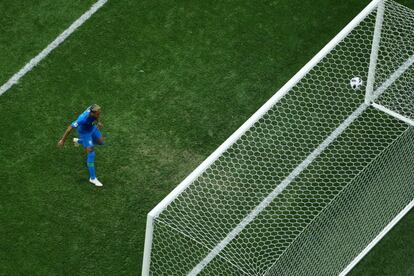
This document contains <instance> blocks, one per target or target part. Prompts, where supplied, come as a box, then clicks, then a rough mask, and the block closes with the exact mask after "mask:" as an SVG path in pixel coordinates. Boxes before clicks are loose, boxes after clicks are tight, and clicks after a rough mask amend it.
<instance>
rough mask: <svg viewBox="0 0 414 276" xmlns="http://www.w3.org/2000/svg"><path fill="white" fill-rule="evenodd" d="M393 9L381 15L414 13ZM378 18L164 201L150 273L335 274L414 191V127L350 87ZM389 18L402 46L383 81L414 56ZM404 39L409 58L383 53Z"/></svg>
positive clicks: (365, 64) (362, 67) (384, 68)
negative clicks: (393, 50) (373, 105)
mask: <svg viewBox="0 0 414 276" xmlns="http://www.w3.org/2000/svg"><path fill="white" fill-rule="evenodd" d="M386 6H387V9H386V17H385V21H384V22H388V21H389V20H397V19H396V17H397V18H399V17H400V16H402V15H401V14H402V13H408V14H409V15H410V16H412V15H413V13H412V12H410V11H409V10H408V9H406V8H404V7H402V6H400V5H398V4H396V3H394V2H391V1H388V2H387V4H386ZM375 21H376V9H374V10H373V11H372V12H371V13H370V14H368V15H367V16H366V17H365V19H364V20H363V21H362V22H361V23H360V24H359V25H358V26H357V27H356V28H355V29H353V30H352V31H351V32H350V33H349V34H348V35H347V36H346V37H345V38H344V39H343V40H342V41H341V42H340V43H339V44H338V45H337V46H336V47H335V48H334V49H333V50H332V51H331V52H330V53H329V54H328V55H327V56H326V57H325V58H324V59H322V61H321V62H319V63H318V64H317V65H316V66H315V67H314V68H313V69H312V70H311V71H310V72H309V73H308V74H306V76H305V77H304V78H302V79H301V81H299V82H298V83H297V84H296V85H295V86H294V87H293V88H292V89H291V90H290V91H289V93H288V94H287V95H285V96H284V97H283V98H282V99H281V100H280V101H279V102H278V103H277V104H275V105H274V106H273V107H272V108H270V110H269V111H268V112H267V113H266V114H265V115H264V116H263V117H262V118H261V119H260V120H259V121H258V122H256V123H255V124H254V125H253V126H252V127H251V128H250V129H249V130H248V131H247V132H246V133H245V134H244V135H243V136H241V138H240V139H238V140H237V141H236V142H235V143H234V144H233V145H232V146H231V147H230V148H229V149H228V150H227V151H226V152H224V153H223V154H222V155H221V156H220V157H219V158H218V159H217V160H216V161H215V162H214V163H213V164H212V165H211V166H210V167H209V168H207V169H206V170H205V171H204V172H203V173H202V174H201V175H199V177H198V178H197V179H196V180H195V181H194V182H193V183H191V185H189V186H188V187H187V188H186V189H185V190H184V191H183V192H182V193H181V194H180V195H179V196H178V197H177V198H175V199H174V200H173V201H172V202H171V203H170V204H169V205H168V206H165V209H163V211H162V212H161V213H160V214H159V216H157V217H156V218H155V219H154V229H153V240H152V250H151V255H150V256H151V263H150V271H151V274H153V275H186V274H188V273H190V274H195V273H198V272H200V274H201V275H285V274H288V275H321V274H337V273H339V272H341V271H342V269H344V267H345V266H346V265H347V264H348V263H349V262H350V261H351V260H352V259H353V258H355V256H356V255H358V253H359V252H360V251H361V250H362V249H363V248H364V247H365V246H366V245H367V244H368V243H369V242H370V241H371V240H372V239H373V238H374V237H375V236H376V235H377V234H378V232H379V231H381V229H382V228H383V227H384V226H385V225H386V224H388V222H389V221H390V220H391V219H392V218H393V217H394V216H395V215H396V214H398V212H399V211H401V210H402V209H403V208H404V207H405V206H406V205H407V203H408V202H409V201H411V200H412V199H413V198H414V185H412V184H413V183H412V182H413V180H412V179H414V178H413V177H412V176H413V172H414V170H413V169H414V162H413V161H414V160H413V159H414V157H413V153H414V139H413V138H414V132H413V131H412V130H411V129H407V125H405V124H404V123H402V122H400V121H398V120H396V119H394V118H392V117H390V116H388V115H386V114H384V113H382V112H380V111H377V110H375V109H373V108H371V107H369V106H368V105H366V106H365V105H364V104H363V103H364V92H363V91H362V90H359V91H354V90H352V89H351V87H350V85H349V80H350V79H351V78H353V77H355V76H358V77H360V78H361V79H363V80H366V79H367V77H368V69H369V64H370V54H371V45H372V43H371V41H372V38H373V35H374V29H375ZM410 22H411V20H410V19H407V24H409V23H410ZM401 24H402V25H403V26H408V25H406V24H405V23H401ZM384 26H385V27H384V29H383V35H384V37H387V39H388V40H393V42H389V45H391V43H394V44H393V45H394V46H388V44H387V45H385V46H381V51H380V53H379V60H378V73H377V74H376V75H377V78H376V79H377V82H376V83H375V88H378V87H380V86H381V84H382V83H383V82H385V81H386V80H387V78H389V76H390V75H391V74H393V72H395V70H397V69H398V68H399V67H400V66H401V64H403V63H404V62H405V61H406V60H407V59H408V58H410V55H412V53H411V52H410V50H409V49H408V47H412V44H410V43H407V44H405V43H401V45H400V44H398V39H396V38H395V37H394V34H391V33H393V32H394V29H393V28H394V27H395V28H398V29H399V25H392V24H387V23H386V24H384ZM401 30H403V29H401ZM404 35H405V31H404V30H403V31H401V33H400V36H401V37H403V38H405V36H404ZM394 40H397V41H394ZM387 43H388V42H387ZM395 44H398V45H400V46H401V47H405V46H407V49H405V50H401V52H399V53H402V52H403V51H405V52H404V53H406V55H405V59H404V58H403V57H401V56H400V55H398V58H399V59H398V61H397V60H395V59H393V58H392V57H393V56H394V55H395V54H391V53H390V54H387V53H386V52H387V50H386V49H388V48H389V47H395ZM388 55H389V56H388ZM387 63H389V65H388V64H387ZM399 81H400V80H399ZM403 81H404V78H402V79H401V82H403ZM404 85H407V87H409V85H411V87H412V83H409V84H405V83H404V84H401V85H399V86H398V88H395V89H391V88H390V91H391V92H390V93H389V94H390V95H391V94H392V93H394V92H392V91H394V90H395V94H398V93H399V89H400V87H404ZM404 91H408V89H407V90H404ZM387 94H388V90H387V91H385V92H384V93H383V94H382V95H381V97H380V98H379V99H378V101H380V100H382V99H385V98H386V96H385V95H387ZM388 97H389V96H388ZM404 102H406V100H404ZM356 110H357V111H358V110H359V111H358V112H357V113H356ZM350 118H351V119H350ZM346 120H348V122H349V123H348V124H347V125H344V122H346ZM332 134H335V136H334V137H333V139H332V140H330V142H327V139H328V138H327V137H331V136H332ZM328 140H329V139H328ZM315 149H320V150H319V151H318V154H314V153H315ZM310 157H312V158H310ZM304 160H305V161H306V160H309V161H310V163H309V165H304ZM401 161H403V162H401ZM305 163H306V162H305ZM292 172H293V174H292ZM295 172H298V173H295ZM292 175H293V176H292ZM281 183H282V184H281ZM283 183H286V185H283ZM269 195H270V196H269ZM272 195H274V196H272Z"/></svg>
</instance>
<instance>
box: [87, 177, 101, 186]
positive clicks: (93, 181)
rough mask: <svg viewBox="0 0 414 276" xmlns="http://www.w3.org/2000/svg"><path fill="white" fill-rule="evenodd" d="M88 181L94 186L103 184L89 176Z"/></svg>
mask: <svg viewBox="0 0 414 276" xmlns="http://www.w3.org/2000/svg"><path fill="white" fill-rule="evenodd" d="M89 182H91V183H92V184H94V185H95V186H96V187H102V186H103V184H102V183H101V182H100V181H99V180H98V178H95V179H91V178H89Z"/></svg>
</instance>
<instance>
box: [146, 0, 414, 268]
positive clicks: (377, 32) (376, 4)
mask: <svg viewBox="0 0 414 276" xmlns="http://www.w3.org/2000/svg"><path fill="white" fill-rule="evenodd" d="M384 3H385V0H373V1H371V2H370V3H369V4H368V5H367V6H366V7H365V8H364V9H363V10H362V11H361V12H360V13H359V14H358V15H357V16H356V17H355V18H354V19H353V20H352V21H351V22H350V23H348V24H347V25H346V26H345V28H343V29H342V30H341V31H340V32H339V33H338V34H337V35H336V36H335V37H334V38H333V39H332V40H331V41H330V42H329V43H328V44H326V46H325V47H323V48H322V50H320V51H319V52H318V53H317V54H316V55H315V56H314V57H313V58H312V59H311V60H310V61H309V62H308V63H307V64H306V65H305V66H303V67H302V68H301V69H300V70H299V72H297V73H296V74H295V75H294V76H293V77H292V78H291V79H290V80H289V81H288V82H287V83H286V84H285V85H284V86H282V88H280V90H279V91H277V92H276V93H275V94H274V95H273V96H272V97H271V98H270V99H269V100H268V101H267V102H266V103H265V104H264V105H263V106H261V107H260V108H259V109H258V110H257V111H256V112H255V113H254V114H253V115H252V116H251V117H250V118H249V119H248V120H247V121H246V122H245V123H244V124H243V125H242V126H240V127H239V128H238V129H237V130H236V131H235V132H234V133H233V134H232V135H231V136H230V137H229V138H228V139H227V140H226V141H225V142H224V143H223V144H221V145H220V146H219V147H218V148H217V149H216V150H215V151H214V152H213V153H212V154H211V155H210V156H208V157H207V159H205V160H204V161H203V162H202V163H201V164H200V165H199V166H198V167H197V168H196V169H195V170H194V171H193V172H192V173H191V174H190V175H188V176H187V177H186V178H185V179H184V180H183V181H182V182H181V183H180V184H179V185H178V186H177V187H176V188H175V189H174V190H173V191H172V192H170V193H169V194H168V195H167V196H166V197H165V198H164V199H163V200H162V201H161V202H160V203H159V204H158V205H157V206H156V207H155V208H154V209H152V210H151V211H150V212H149V213H148V215H147V225H146V233H145V245H144V256H143V264H142V275H144V276H148V275H150V267H151V251H152V243H153V231H154V223H155V220H156V219H157V217H158V216H159V215H160V213H161V212H162V211H163V210H164V209H165V208H166V207H167V206H168V205H169V204H170V203H171V202H173V201H174V200H175V199H176V198H177V197H178V196H179V195H180V194H181V193H182V192H183V191H184V190H185V189H186V188H187V187H188V186H189V185H191V184H192V183H193V182H194V181H195V180H196V179H197V178H198V177H199V176H200V175H202V174H203V172H204V171H205V170H206V169H207V168H209V167H210V166H211V165H212V164H213V163H214V162H215V161H216V160H217V159H218V158H219V157H220V156H221V155H222V154H223V153H224V152H226V151H227V150H228V149H229V148H230V147H231V146H232V145H233V144H234V143H235V142H236V141H237V140H238V139H239V138H240V137H241V136H242V135H243V134H245V133H246V131H247V130H249V129H250V128H251V127H252V126H253V125H254V124H255V123H256V122H257V121H258V120H259V119H260V118H262V116H263V115H264V114H266V113H267V112H268V111H269V110H270V109H271V108H272V107H273V106H274V105H275V104H276V103H278V102H279V101H280V99H281V98H283V97H284V96H285V95H286V94H287V93H288V92H289V91H290V90H291V89H292V88H293V87H294V86H295V85H296V84H297V83H298V82H300V81H301V80H302V78H303V77H305V76H306V75H307V74H308V73H309V71H310V70H311V69H312V68H314V67H315V66H316V65H317V64H318V63H319V62H320V61H321V60H322V59H324V58H325V57H326V56H327V55H328V54H329V53H330V52H331V51H332V50H333V49H334V48H335V47H336V46H337V45H338V44H339V43H340V42H341V41H342V40H343V39H344V38H345V37H347V35H348V34H349V33H350V32H351V31H352V30H354V28H355V27H357V26H358V25H359V24H360V23H361V22H362V21H363V20H364V19H365V18H366V17H367V16H368V15H369V14H370V13H372V12H373V11H374V10H375V9H377V17H376V23H375V29H374V37H373V42H372V43H373V45H372V49H371V57H370V65H369V71H368V79H367V85H366V91H365V102H363V103H362V104H361V106H360V108H359V109H358V110H356V111H355V112H354V113H355V116H356V117H357V116H359V114H361V113H362V112H363V111H364V110H366V109H367V108H368V107H369V106H372V107H374V108H376V109H378V110H381V111H382V112H385V113H387V114H389V115H391V116H393V117H395V118H397V119H400V120H402V121H404V122H406V123H408V124H410V125H411V126H414V121H412V120H410V119H408V118H405V117H403V118H404V119H405V120H403V118H399V117H398V115H399V114H396V113H395V112H394V113H395V114H394V113H393V112H392V111H391V110H388V109H386V108H381V107H380V106H379V105H378V104H376V103H374V101H375V99H376V98H378V96H379V95H380V94H381V93H382V92H384V91H385V90H386V89H387V83H384V84H383V86H384V85H385V87H380V88H379V89H377V90H376V91H374V81H375V69H376V64H377V58H378V51H379V46H380V39H381V29H382V23H383V17H384V5H385V4H384ZM409 61H410V64H409V65H408V67H409V66H411V65H412V64H413V63H414V56H413V58H412V62H411V59H410V60H409ZM408 67H406V68H403V69H402V70H400V71H399V72H397V71H398V70H397V71H396V72H395V73H394V74H397V73H399V74H397V75H396V76H395V79H397V78H398V77H399V76H400V75H401V74H402V73H403V72H405V70H407V69H408ZM391 78H392V77H391ZM394 81H395V80H394ZM392 83H393V81H392V82H390V83H389V84H388V87H389V85H391V84H392ZM351 116H352V115H351ZM351 116H350V117H351ZM399 116H401V115H399ZM352 121H353V119H352V118H351V119H350V120H349V121H348V123H349V124H350V123H352ZM348 123H347V122H346V121H344V123H343V124H344V126H343V127H344V129H345V128H346V127H347V126H348V125H349V124H348ZM338 128H339V127H338ZM340 133H341V131H339V132H338V133H337V134H335V135H336V136H335V135H333V136H332V137H331V140H332V141H333V140H335V139H336V137H337V136H338V135H339V134H340ZM332 134H334V133H332ZM332 134H331V135H332ZM329 138H330V137H328V138H327V140H328V142H327V144H326V145H322V144H321V146H322V148H321V152H322V151H323V150H324V148H326V146H328V145H329V144H330V142H332V141H329ZM317 150H318V149H315V151H317ZM319 153H320V152H319ZM319 153H318V152H316V154H317V155H316V156H318V155H319ZM305 161H306V160H305ZM311 161H312V160H311ZM311 161H310V162H311ZM305 165H306V164H305ZM300 172H301V171H299V172H297V173H298V174H300ZM292 173H293V172H292ZM287 184H289V183H287ZM413 205H414V200H413V201H412V202H411V203H410V204H409V205H407V206H406V208H405V209H404V210H403V211H401V213H400V214H399V215H398V216H397V217H395V218H394V219H393V220H392V221H391V222H390V223H389V224H388V225H387V227H386V228H384V229H383V231H381V233H380V234H379V235H378V236H377V238H375V239H374V240H373V241H372V242H371V243H370V244H369V245H368V246H367V247H366V248H365V249H364V251H362V252H361V253H360V255H358V257H357V258H355V259H354V260H353V261H352V262H351V263H350V264H349V265H348V266H347V267H346V268H345V269H344V271H342V272H341V275H346V274H347V273H348V272H349V271H350V270H351V269H352V268H353V267H354V266H355V265H356V264H357V263H358V262H359V261H360V260H361V259H362V258H363V257H364V256H365V255H366V254H367V253H368V252H369V250H371V249H372V248H373V247H374V246H375V244H376V243H377V242H378V241H379V240H381V238H382V237H383V236H384V235H385V234H386V233H387V232H388V231H389V230H390V229H391V228H392V227H393V226H394V225H396V224H397V223H398V221H399V220H400V219H401V218H402V217H403V216H404V215H405V214H406V213H408V211H409V210H410V209H411V208H412V207H413ZM242 229H243V228H242ZM242 229H241V230H242ZM241 230H240V231H241ZM230 241H231V239H230ZM230 241H228V242H230ZM217 246H220V245H219V244H218V245H217ZM225 246H226V244H224V245H223V248H224V247H225ZM220 251H221V250H219V251H217V250H216V251H215V250H212V252H210V254H213V256H211V258H210V259H209V260H207V262H206V263H203V261H204V260H203V261H201V262H200V263H199V265H197V266H196V267H195V268H194V269H193V270H192V271H191V272H190V273H189V275H196V274H197V273H198V272H200V271H201V270H202V269H203V268H204V267H205V266H206V265H207V264H208V263H209V261H211V260H212V259H213V258H214V257H215V256H216V255H218V254H219V253H220ZM210 254H209V255H210ZM208 257H209V256H206V258H208Z"/></svg>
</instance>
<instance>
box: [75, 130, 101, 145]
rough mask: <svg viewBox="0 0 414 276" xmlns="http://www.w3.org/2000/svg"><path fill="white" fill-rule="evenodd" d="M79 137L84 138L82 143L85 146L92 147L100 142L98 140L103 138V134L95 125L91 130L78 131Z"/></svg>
mask: <svg viewBox="0 0 414 276" xmlns="http://www.w3.org/2000/svg"><path fill="white" fill-rule="evenodd" d="M78 134H79V139H81V140H82V145H83V147H84V148H90V147H93V146H94V145H97V144H98V140H99V139H100V138H102V134H101V132H100V131H99V129H98V128H97V127H96V126H94V127H93V129H92V131H91V132H87V133H78Z"/></svg>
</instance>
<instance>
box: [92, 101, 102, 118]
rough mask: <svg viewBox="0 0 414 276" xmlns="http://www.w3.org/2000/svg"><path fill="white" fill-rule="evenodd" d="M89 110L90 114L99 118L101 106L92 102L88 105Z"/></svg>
mask: <svg viewBox="0 0 414 276" xmlns="http://www.w3.org/2000/svg"><path fill="white" fill-rule="evenodd" d="M89 110H90V111H91V116H93V117H95V118H99V116H100V115H101V107H100V106H99V105H97V104H93V105H91V106H90V107H89Z"/></svg>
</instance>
